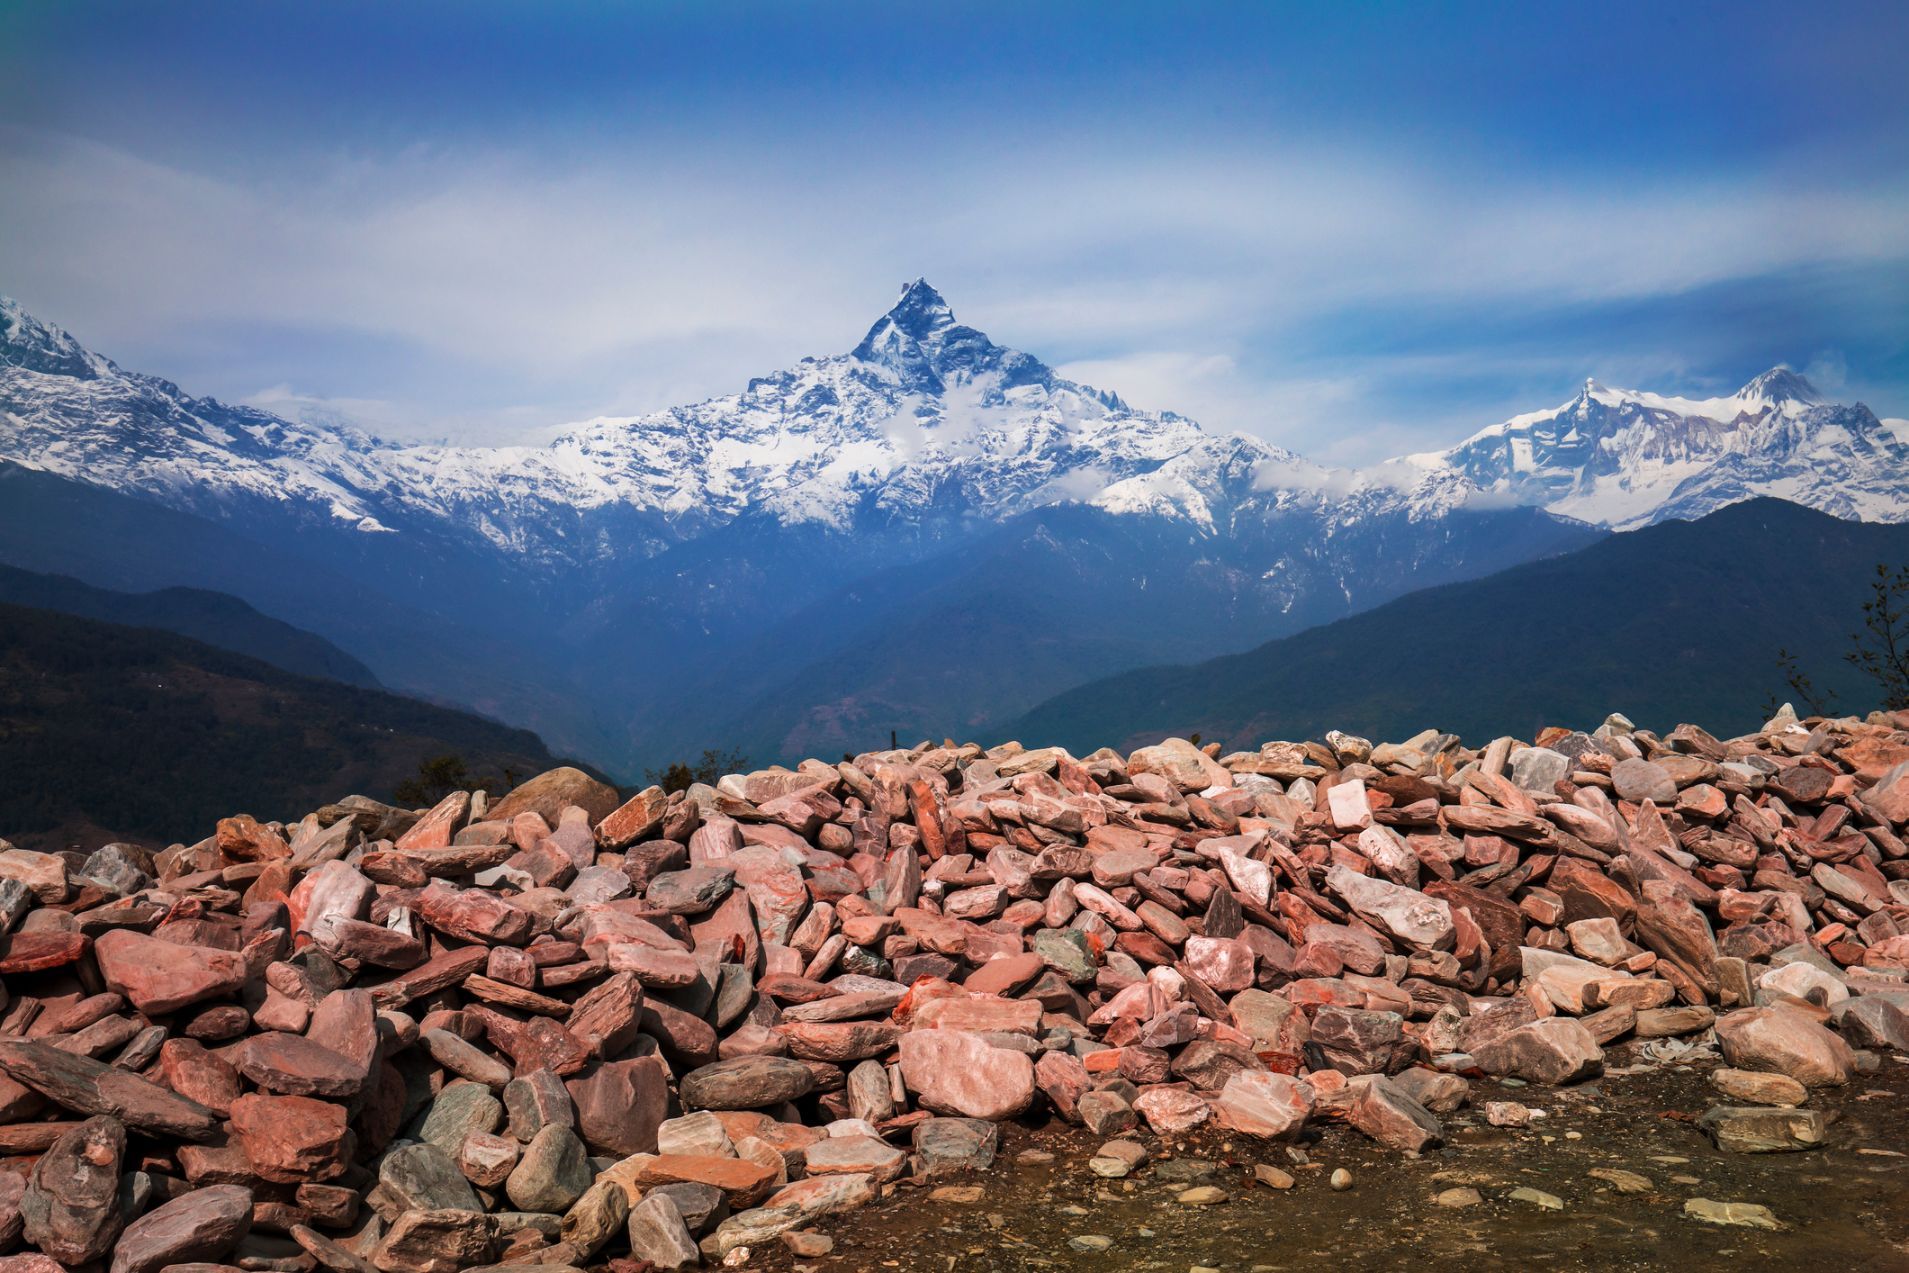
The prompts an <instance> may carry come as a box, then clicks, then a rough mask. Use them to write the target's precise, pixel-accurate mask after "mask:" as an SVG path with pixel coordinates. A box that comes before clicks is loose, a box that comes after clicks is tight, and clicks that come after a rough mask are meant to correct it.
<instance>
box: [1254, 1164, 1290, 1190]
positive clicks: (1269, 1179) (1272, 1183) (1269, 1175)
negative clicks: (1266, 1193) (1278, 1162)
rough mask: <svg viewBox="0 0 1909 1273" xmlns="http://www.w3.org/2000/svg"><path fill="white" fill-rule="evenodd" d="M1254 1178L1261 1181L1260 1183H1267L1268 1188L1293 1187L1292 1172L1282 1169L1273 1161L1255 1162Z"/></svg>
mask: <svg viewBox="0 0 1909 1273" xmlns="http://www.w3.org/2000/svg"><path fill="white" fill-rule="evenodd" d="M1253 1179H1255V1180H1257V1181H1259V1183H1261V1184H1262V1185H1265V1186H1266V1187H1267V1188H1268V1189H1290V1188H1292V1187H1293V1177H1292V1173H1291V1172H1287V1171H1281V1170H1280V1169H1279V1168H1277V1167H1275V1166H1273V1165H1272V1164H1271V1163H1255V1164H1254V1166H1253Z"/></svg>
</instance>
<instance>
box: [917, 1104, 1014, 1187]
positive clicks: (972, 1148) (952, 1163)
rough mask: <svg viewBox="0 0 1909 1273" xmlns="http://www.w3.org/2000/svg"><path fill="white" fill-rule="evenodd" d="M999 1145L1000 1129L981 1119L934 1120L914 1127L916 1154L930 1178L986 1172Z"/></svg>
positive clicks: (924, 1171) (923, 1170)
mask: <svg viewBox="0 0 1909 1273" xmlns="http://www.w3.org/2000/svg"><path fill="white" fill-rule="evenodd" d="M1000 1144H1001V1131H1000V1129H999V1128H998V1127H996V1126H995V1125H994V1124H993V1123H990V1122H987V1121H985V1120H983V1119H979V1118H931V1119H929V1120H928V1121H926V1122H923V1123H917V1124H916V1125H915V1152H916V1153H917V1154H919V1155H920V1156H921V1165H922V1172H923V1173H924V1174H925V1175H927V1176H929V1177H930V1178H933V1177H935V1176H945V1175H950V1174H952V1173H954V1172H958V1171H986V1170H987V1169H988V1167H989V1166H990V1165H991V1164H992V1163H993V1162H994V1155H995V1151H996V1150H997V1149H999V1148H1000Z"/></svg>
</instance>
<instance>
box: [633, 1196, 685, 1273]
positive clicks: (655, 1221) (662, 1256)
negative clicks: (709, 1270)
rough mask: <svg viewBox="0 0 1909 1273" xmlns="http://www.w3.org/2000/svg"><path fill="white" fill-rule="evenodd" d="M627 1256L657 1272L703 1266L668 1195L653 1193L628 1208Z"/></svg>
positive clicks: (680, 1214)
mask: <svg viewBox="0 0 1909 1273" xmlns="http://www.w3.org/2000/svg"><path fill="white" fill-rule="evenodd" d="M629 1233H630V1254H632V1255H634V1256H635V1257H636V1258H637V1259H639V1260H648V1261H649V1262H650V1263H651V1264H652V1265H654V1266H655V1267H656V1268H659V1269H687V1268H694V1267H695V1266H696V1265H698V1264H700V1263H702V1258H703V1257H702V1251H701V1250H700V1249H699V1248H698V1247H697V1245H696V1239H695V1238H693V1237H692V1236H690V1232H689V1226H688V1225H686V1224H684V1223H683V1216H682V1213H681V1212H679V1211H678V1210H677V1209H676V1203H675V1201H674V1200H672V1199H671V1198H670V1197H669V1196H668V1195H666V1194H661V1193H657V1192H656V1191H654V1190H652V1191H651V1192H649V1193H648V1194H645V1195H644V1197H643V1201H641V1202H639V1203H637V1204H636V1205H635V1206H634V1207H631V1208H630V1224H629Z"/></svg>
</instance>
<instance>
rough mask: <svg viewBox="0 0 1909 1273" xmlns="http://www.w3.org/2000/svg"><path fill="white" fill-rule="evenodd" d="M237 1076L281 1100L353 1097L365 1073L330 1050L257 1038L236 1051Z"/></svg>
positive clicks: (285, 1038)
mask: <svg viewBox="0 0 1909 1273" xmlns="http://www.w3.org/2000/svg"><path fill="white" fill-rule="evenodd" d="M236 1061H237V1064H238V1069H239V1073H241V1074H243V1075H245V1077H246V1078H248V1079H251V1080H252V1081H253V1082H254V1083H256V1084H258V1085H259V1086H260V1087H262V1088H264V1089H265V1090H266V1091H268V1092H277V1093H279V1094H281V1095H285V1096H334V1097H340V1098H347V1097H352V1096H356V1095H357V1094H358V1090H359V1089H360V1088H362V1087H363V1086H364V1084H365V1078H366V1071H365V1070H364V1069H363V1068H362V1067H360V1066H358V1065H355V1064H354V1063H353V1062H352V1061H350V1060H348V1059H346V1058H345V1057H342V1056H340V1055H339V1054H338V1053H336V1052H334V1051H332V1050H331V1049H330V1048H327V1047H324V1046H322V1045H320V1044H317V1043H314V1042H312V1040H310V1039H307V1038H304V1037H303V1036H301V1035H296V1034H283V1033H279V1032H276V1031H274V1032H271V1033H268V1034H258V1035H254V1036H252V1037H251V1038H249V1039H247V1040H246V1041H245V1042H244V1043H242V1044H240V1045H239V1047H238V1048H237V1050H236Z"/></svg>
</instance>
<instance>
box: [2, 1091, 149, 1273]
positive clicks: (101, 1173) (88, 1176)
mask: <svg viewBox="0 0 1909 1273" xmlns="http://www.w3.org/2000/svg"><path fill="white" fill-rule="evenodd" d="M125 1157H126V1126H125V1124H123V1123H121V1122H120V1121H119V1120H118V1119H116V1118H112V1117H110V1116H108V1115H105V1114H101V1115H97V1116H95V1117H93V1118H89V1119H87V1120H86V1121H85V1122H83V1123H81V1124H80V1125H79V1126H77V1127H75V1128H73V1129H72V1130H71V1131H69V1132H65V1133H63V1134H62V1135H61V1136H60V1138H59V1139H58V1140H56V1141H54V1142H53V1144H52V1145H51V1146H50V1147H49V1148H48V1149H47V1151H46V1153H44V1154H42V1155H41V1156H40V1161H39V1162H37V1163H35V1164H34V1167H33V1175H32V1176H31V1178H30V1179H29V1180H28V1183H27V1187H26V1192H25V1194H24V1195H23V1196H22V1197H21V1199H20V1216H21V1218H22V1220H23V1221H24V1222H25V1233H26V1240H27V1242H28V1244H29V1245H31V1246H36V1247H38V1248H39V1249H40V1250H41V1251H43V1252H44V1253H46V1254H47V1255H48V1256H51V1257H52V1258H53V1259H55V1260H58V1261H59V1262H60V1263H61V1264H69V1265H71V1264H89V1263H91V1262H92V1261H94V1260H97V1259H99V1258H100V1257H102V1256H104V1255H105V1254H106V1253H107V1252H108V1251H110V1250H112V1249H113V1241H114V1239H116V1238H117V1237H119V1230H120V1225H121V1224H122V1223H123V1217H122V1216H121V1214H120V1209H119V1168H120V1163H121V1162H122V1161H123V1160H124V1159H125Z"/></svg>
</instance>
